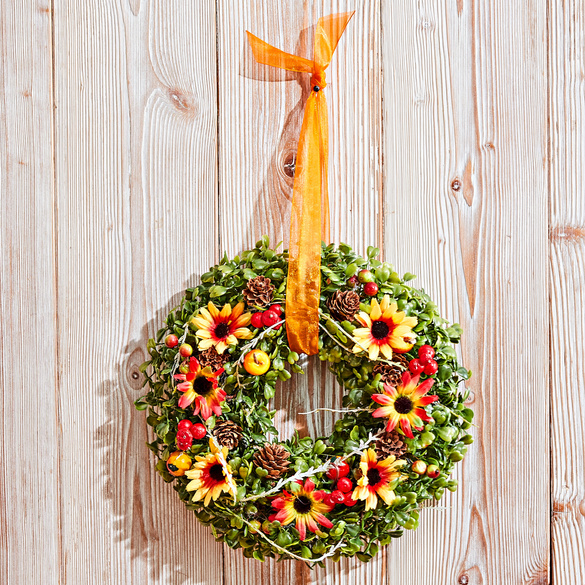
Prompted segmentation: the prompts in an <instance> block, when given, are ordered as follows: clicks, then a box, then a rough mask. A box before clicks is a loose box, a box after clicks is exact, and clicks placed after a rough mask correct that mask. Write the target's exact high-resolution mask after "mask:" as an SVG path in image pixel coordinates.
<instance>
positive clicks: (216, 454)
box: [185, 439, 236, 506]
mask: <svg viewBox="0 0 585 585" xmlns="http://www.w3.org/2000/svg"><path fill="white" fill-rule="evenodd" d="M209 448H210V449H211V453H208V454H207V455H205V456H200V455H198V456H197V457H195V459H196V460H197V463H195V465H194V466H193V467H192V468H191V469H190V470H189V471H186V472H185V476H186V477H188V478H189V479H190V480H191V481H190V482H189V483H188V484H187V491H188V492H193V491H194V492H195V493H194V494H193V501H194V502H197V501H199V500H203V498H205V500H204V501H203V504H204V505H205V506H207V505H208V504H209V502H210V500H211V499H213V500H217V498H219V496H221V494H222V493H223V492H227V493H229V494H231V495H232V496H234V497H235V493H236V486H235V484H234V481H233V477H232V472H231V468H230V466H229V465H228V464H227V463H226V461H227V454H228V448H227V447H223V448H222V449H219V448H218V446H217V445H216V443H215V441H214V440H213V439H210V441H209Z"/></svg>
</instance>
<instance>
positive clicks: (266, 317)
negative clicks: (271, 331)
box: [262, 310, 280, 327]
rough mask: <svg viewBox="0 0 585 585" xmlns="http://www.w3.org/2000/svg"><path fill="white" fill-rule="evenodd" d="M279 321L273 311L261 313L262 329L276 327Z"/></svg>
mask: <svg viewBox="0 0 585 585" xmlns="http://www.w3.org/2000/svg"><path fill="white" fill-rule="evenodd" d="M279 321H280V317H279V316H278V314H277V313H275V312H274V311H270V310H268V311H264V313H262V325H264V327H270V326H271V325H276V323H278V322H279Z"/></svg>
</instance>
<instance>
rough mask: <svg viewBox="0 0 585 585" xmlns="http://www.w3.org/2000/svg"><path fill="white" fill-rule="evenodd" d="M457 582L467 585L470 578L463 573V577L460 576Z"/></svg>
mask: <svg viewBox="0 0 585 585" xmlns="http://www.w3.org/2000/svg"><path fill="white" fill-rule="evenodd" d="M457 582H458V583H460V584H461V585H467V584H468V583H469V577H468V576H467V575H466V574H465V573H463V575H460V576H459V579H458V580H457Z"/></svg>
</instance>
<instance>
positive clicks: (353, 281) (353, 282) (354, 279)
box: [346, 276, 358, 288]
mask: <svg viewBox="0 0 585 585" xmlns="http://www.w3.org/2000/svg"><path fill="white" fill-rule="evenodd" d="M357 283H358V278H357V276H352V277H351V278H348V279H347V283H346V284H347V286H351V288H355V285H356V284H357Z"/></svg>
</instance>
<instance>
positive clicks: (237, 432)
mask: <svg viewBox="0 0 585 585" xmlns="http://www.w3.org/2000/svg"><path fill="white" fill-rule="evenodd" d="M213 434H214V435H215V438H216V439H217V442H218V443H219V444H220V445H221V446H222V447H227V448H228V449H235V448H236V447H237V446H238V444H239V443H240V439H241V438H242V436H243V435H242V429H241V428H240V427H239V426H238V425H237V424H236V423H235V422H233V421H231V420H220V421H218V422H217V423H215V427H214V429H213Z"/></svg>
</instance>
